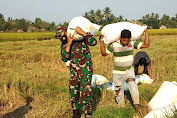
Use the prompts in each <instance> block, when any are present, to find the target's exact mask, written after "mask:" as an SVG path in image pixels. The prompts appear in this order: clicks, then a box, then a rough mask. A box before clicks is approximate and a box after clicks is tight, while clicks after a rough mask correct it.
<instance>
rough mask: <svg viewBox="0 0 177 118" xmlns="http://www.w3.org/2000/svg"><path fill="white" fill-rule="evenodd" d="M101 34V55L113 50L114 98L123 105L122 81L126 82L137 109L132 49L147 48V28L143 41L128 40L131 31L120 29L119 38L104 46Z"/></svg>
mask: <svg viewBox="0 0 177 118" xmlns="http://www.w3.org/2000/svg"><path fill="white" fill-rule="evenodd" d="M103 37H104V36H103V35H101V36H100V39H99V40H100V50H101V54H102V56H107V55H108V54H110V53H112V52H113V55H114V70H113V82H114V90H115V99H116V102H117V104H118V107H124V106H125V100H124V81H126V82H127V87H128V89H129V91H130V94H131V97H132V100H133V103H134V105H135V109H136V110H137V111H139V91H138V87H137V84H136V83H135V73H134V68H133V66H132V64H133V50H134V48H136V49H140V48H148V47H149V38H148V33H147V30H145V40H144V43H143V42H140V41H136V42H133V41H131V40H130V38H131V32H130V31H129V30H126V29H125V30H122V32H121V37H120V40H119V39H118V40H117V41H116V42H113V43H111V44H109V45H108V47H107V48H105V45H104V42H103Z"/></svg>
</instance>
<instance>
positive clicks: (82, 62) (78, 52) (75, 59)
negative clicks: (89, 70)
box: [61, 37, 97, 68]
mask: <svg viewBox="0 0 177 118" xmlns="http://www.w3.org/2000/svg"><path fill="white" fill-rule="evenodd" d="M96 44H97V41H96V39H95V38H94V37H89V38H88V39H86V41H80V42H73V43H72V45H71V49H70V52H66V50H65V47H66V44H61V57H62V60H63V61H64V62H67V61H68V60H70V61H71V64H70V66H72V67H74V68H85V67H87V66H90V65H92V62H91V54H90V50H89V47H88V45H90V46H95V45H96Z"/></svg>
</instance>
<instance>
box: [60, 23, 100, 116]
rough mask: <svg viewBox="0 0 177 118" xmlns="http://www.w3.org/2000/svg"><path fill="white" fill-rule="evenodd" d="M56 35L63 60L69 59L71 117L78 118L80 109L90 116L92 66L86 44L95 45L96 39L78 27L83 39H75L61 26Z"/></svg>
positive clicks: (77, 30)
mask: <svg viewBox="0 0 177 118" xmlns="http://www.w3.org/2000/svg"><path fill="white" fill-rule="evenodd" d="M58 30H59V32H58V35H60V36H59V37H60V40H61V41H62V42H63V43H62V44H61V56H62V60H63V61H64V62H67V61H68V60H70V64H69V69H70V80H69V92H70V94H71V106H72V109H73V118H80V117H81V113H80V110H83V111H84V112H85V118H91V115H92V107H91V102H92V101H91V98H90V94H91V80H92V75H93V66H92V61H91V54H90V50H89V47H88V45H90V46H95V45H96V44H97V41H96V39H95V38H94V37H92V35H90V34H86V33H85V32H83V31H82V29H81V28H80V27H76V29H75V31H76V32H77V33H78V34H80V35H82V36H84V38H83V40H80V41H75V40H74V39H72V38H71V35H68V34H67V29H66V27H64V26H61V27H60V28H59V29H58Z"/></svg>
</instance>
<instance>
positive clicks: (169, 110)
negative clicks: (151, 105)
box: [144, 103, 177, 118]
mask: <svg viewBox="0 0 177 118" xmlns="http://www.w3.org/2000/svg"><path fill="white" fill-rule="evenodd" d="M176 108H177V103H176V104H173V105H170V106H167V107H163V108H159V109H153V110H151V111H150V112H149V113H148V114H147V115H146V116H145V117H144V118H167V117H169V118H172V117H174V114H175V113H174V111H175V110H176Z"/></svg>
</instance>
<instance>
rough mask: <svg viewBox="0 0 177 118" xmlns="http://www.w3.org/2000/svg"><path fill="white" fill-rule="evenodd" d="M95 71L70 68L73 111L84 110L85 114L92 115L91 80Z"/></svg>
mask: <svg viewBox="0 0 177 118" xmlns="http://www.w3.org/2000/svg"><path fill="white" fill-rule="evenodd" d="M92 70H93V69H92V68H90V66H89V67H86V68H77V69H76V68H70V76H71V78H70V81H69V84H70V85H69V92H70V95H71V106H72V108H73V110H82V111H84V112H85V114H91V113H92V106H91V102H92V100H91V96H90V95H91V80H92V75H93V71H92Z"/></svg>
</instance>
